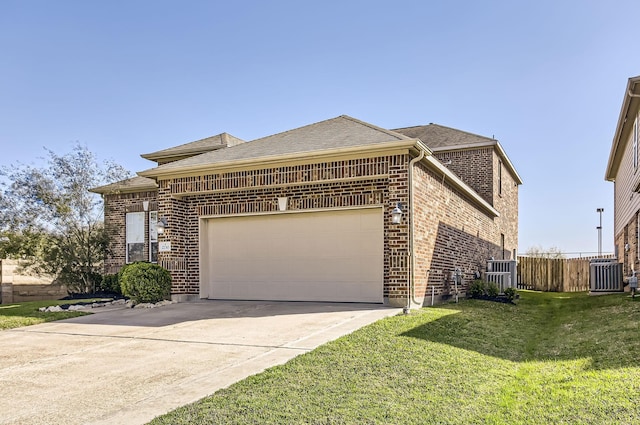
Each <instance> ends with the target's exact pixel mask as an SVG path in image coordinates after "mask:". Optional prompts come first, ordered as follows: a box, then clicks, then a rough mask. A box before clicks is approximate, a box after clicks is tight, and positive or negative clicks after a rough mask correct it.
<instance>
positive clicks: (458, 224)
mask: <svg viewBox="0 0 640 425" xmlns="http://www.w3.org/2000/svg"><path fill="white" fill-rule="evenodd" d="M413 176H414V177H413V178H414V192H413V198H414V206H413V210H414V211H413V212H414V220H415V233H414V255H415V257H416V260H415V263H416V268H415V277H414V282H415V288H416V297H417V298H421V297H422V296H425V295H426V296H427V297H428V296H430V295H431V293H432V292H431V291H432V288H435V295H436V296H438V297H439V296H442V295H447V294H449V293H450V292H451V290H452V289H453V288H451V285H452V280H451V272H452V271H453V270H454V269H455V268H456V267H459V268H460V270H461V271H462V272H463V274H464V280H465V282H466V283H468V282H469V281H470V280H472V279H473V275H474V272H476V271H483V270H484V267H485V264H486V260H487V259H489V258H490V257H492V256H493V257H496V258H497V257H498V255H500V240H501V238H500V233H501V228H500V227H499V223H498V221H497V219H494V218H492V217H491V216H489V215H487V213H485V212H483V211H481V210H480V209H478V208H477V207H475V206H473V205H471V204H470V203H469V202H468V201H467V200H466V199H465V197H464V196H463V195H462V194H461V193H460V192H458V191H457V190H456V189H455V188H453V187H452V186H451V185H450V184H449V183H448V182H447V180H446V179H444V184H443V179H442V176H440V175H437V174H436V173H434V172H433V171H431V170H429V169H427V168H426V167H425V166H424V165H423V164H417V165H416V166H415V168H414V175H413ZM505 238H506V235H505ZM465 286H466V284H465ZM462 290H465V288H462Z"/></svg>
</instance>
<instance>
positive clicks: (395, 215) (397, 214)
mask: <svg viewBox="0 0 640 425" xmlns="http://www.w3.org/2000/svg"><path fill="white" fill-rule="evenodd" d="M400 221H402V204H401V203H400V202H398V203H397V204H396V207H395V208H394V209H393V211H391V222H392V223H393V224H400Z"/></svg>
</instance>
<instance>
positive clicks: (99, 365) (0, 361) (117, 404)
mask: <svg viewBox="0 0 640 425" xmlns="http://www.w3.org/2000/svg"><path fill="white" fill-rule="evenodd" d="M98 311H100V310H98ZM399 311H400V310H399V309H392V308H385V307H382V306H381V305H372V304H340V303H302V302H300V303H295V302H254V301H203V302H196V303H181V304H172V305H168V306H164V307H159V308H154V309H126V308H122V307H120V308H116V309H113V310H111V311H106V310H104V311H101V312H99V313H96V314H93V315H89V316H83V317H78V318H74V319H69V320H64V321H59V322H52V323H45V324H41V325H36V326H29V327H24V328H19V329H12V330H7V331H0V424H71V423H75V424H143V423H146V422H148V421H150V420H151V419H153V418H154V417H156V416H158V415H161V414H163V413H166V412H168V411H170V410H173V409H175V408H176V407H179V406H182V405H184V404H187V403H190V402H193V401H196V400H199V399H200V398H202V397H205V396H207V395H209V394H212V393H213V392H215V391H217V390H218V389H220V388H224V387H227V386H229V385H230V384H232V383H234V382H236V381H239V380H241V379H244V378H245V377H247V376H250V375H253V374H255V373H258V372H261V371H262V370H264V369H265V368H268V367H271V366H274V365H278V364H282V363H285V362H286V361H288V360H289V359H291V358H293V357H295V356H297V355H299V354H302V353H306V352H308V351H311V350H313V349H314V348H315V347H317V346H319V345H320V344H323V343H325V342H328V341H331V340H333V339H335V338H337V337H339V336H341V335H344V334H347V333H349V332H352V331H354V330H356V329H358V328H360V327H361V326H364V325H366V324H369V323H372V322H374V321H376V320H378V319H381V318H383V317H386V316H390V315H393V314H397V313H398V312H399Z"/></svg>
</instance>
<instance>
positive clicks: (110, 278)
mask: <svg viewBox="0 0 640 425" xmlns="http://www.w3.org/2000/svg"><path fill="white" fill-rule="evenodd" d="M98 289H99V290H100V291H101V292H109V293H112V294H116V295H122V290H121V289H120V275H119V274H117V273H114V274H105V275H104V276H102V282H100V285H99V286H98Z"/></svg>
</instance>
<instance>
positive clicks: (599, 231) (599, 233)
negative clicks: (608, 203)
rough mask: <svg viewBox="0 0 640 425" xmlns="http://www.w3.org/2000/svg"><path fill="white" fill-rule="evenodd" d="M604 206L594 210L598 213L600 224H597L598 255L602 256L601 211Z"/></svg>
mask: <svg viewBox="0 0 640 425" xmlns="http://www.w3.org/2000/svg"><path fill="white" fill-rule="evenodd" d="M603 211H604V208H598V209H596V212H597V213H598V214H600V225H599V226H598V257H602V212H603Z"/></svg>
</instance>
